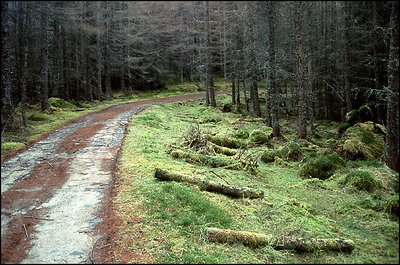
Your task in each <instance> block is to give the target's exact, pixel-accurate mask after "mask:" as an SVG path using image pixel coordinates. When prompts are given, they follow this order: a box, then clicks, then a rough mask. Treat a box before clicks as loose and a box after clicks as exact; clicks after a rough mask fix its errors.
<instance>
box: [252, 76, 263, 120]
mask: <svg viewBox="0 0 400 265" xmlns="http://www.w3.org/2000/svg"><path fill="white" fill-rule="evenodd" d="M251 91H252V100H253V108H254V113H255V114H256V116H257V117H261V110H260V99H259V97H258V84H257V75H256V74H253V83H252V86H251Z"/></svg>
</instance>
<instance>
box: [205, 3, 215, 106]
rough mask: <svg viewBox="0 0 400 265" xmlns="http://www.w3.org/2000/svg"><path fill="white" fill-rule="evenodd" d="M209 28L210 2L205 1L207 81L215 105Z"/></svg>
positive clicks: (211, 100)
mask: <svg viewBox="0 0 400 265" xmlns="http://www.w3.org/2000/svg"><path fill="white" fill-rule="evenodd" d="M211 48H212V47H211V29H210V2H209V1H206V60H207V81H208V82H207V83H208V91H209V96H210V104H211V106H213V107H216V106H217V103H216V101H215V91H214V79H213V74H212V53H211Z"/></svg>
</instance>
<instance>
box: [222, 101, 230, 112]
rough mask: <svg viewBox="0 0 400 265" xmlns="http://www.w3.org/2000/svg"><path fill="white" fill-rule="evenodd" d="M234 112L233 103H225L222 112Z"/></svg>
mask: <svg viewBox="0 0 400 265" xmlns="http://www.w3.org/2000/svg"><path fill="white" fill-rule="evenodd" d="M232 110H233V105H232V103H224V104H223V105H222V107H221V111H222V112H231V111H232Z"/></svg>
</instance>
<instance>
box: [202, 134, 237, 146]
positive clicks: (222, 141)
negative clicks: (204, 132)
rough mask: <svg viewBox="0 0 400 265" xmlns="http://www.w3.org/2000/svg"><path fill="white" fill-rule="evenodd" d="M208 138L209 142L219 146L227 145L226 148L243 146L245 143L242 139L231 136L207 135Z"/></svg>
mask: <svg viewBox="0 0 400 265" xmlns="http://www.w3.org/2000/svg"><path fill="white" fill-rule="evenodd" d="M208 140H209V141H210V142H213V143H214V144H217V145H219V146H224V147H228V148H240V147H242V146H245V143H244V142H243V141H240V140H239V139H236V138H232V137H222V136H218V135H209V136H208Z"/></svg>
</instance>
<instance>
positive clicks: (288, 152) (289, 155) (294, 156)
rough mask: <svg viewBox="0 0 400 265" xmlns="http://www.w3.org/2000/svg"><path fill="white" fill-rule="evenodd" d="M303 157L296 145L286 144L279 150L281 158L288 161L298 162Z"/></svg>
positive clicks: (292, 143) (291, 142)
mask: <svg viewBox="0 0 400 265" xmlns="http://www.w3.org/2000/svg"><path fill="white" fill-rule="evenodd" d="M302 157H303V151H302V150H301V147H300V145H299V144H298V143H296V142H293V141H289V142H286V143H285V145H284V146H283V148H282V150H281V158H284V159H285V160H290V161H299V160H301V158H302Z"/></svg>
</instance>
